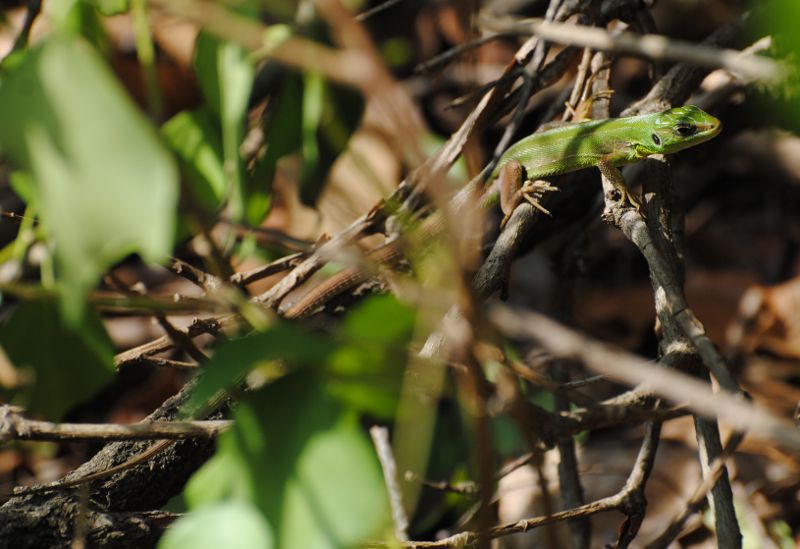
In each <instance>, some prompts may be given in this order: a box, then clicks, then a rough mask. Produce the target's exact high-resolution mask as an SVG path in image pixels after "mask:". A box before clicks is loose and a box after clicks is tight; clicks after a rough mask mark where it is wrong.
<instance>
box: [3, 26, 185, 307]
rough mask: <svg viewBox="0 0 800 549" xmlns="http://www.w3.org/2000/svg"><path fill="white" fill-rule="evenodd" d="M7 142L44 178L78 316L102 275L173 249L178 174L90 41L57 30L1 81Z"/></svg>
mask: <svg viewBox="0 0 800 549" xmlns="http://www.w3.org/2000/svg"><path fill="white" fill-rule="evenodd" d="M0 117H2V120H3V124H0V147H2V149H3V151H4V152H5V153H6V154H7V155H8V156H9V157H10V158H11V159H12V160H13V161H14V163H15V164H16V165H17V166H19V167H21V168H23V169H25V170H27V171H28V172H30V173H31V175H32V176H33V178H34V180H35V182H36V195H37V204H38V209H39V211H40V213H41V216H42V222H43V223H44V225H45V228H46V230H47V233H48V234H49V235H50V237H51V238H52V239H53V241H54V242H55V244H56V247H55V248H56V249H55V254H56V264H57V267H58V275H59V281H60V283H61V285H62V286H63V292H62V299H63V301H64V304H65V312H66V313H67V315H68V316H69V317H70V318H72V319H73V320H75V319H77V318H78V317H79V316H80V314H81V312H82V309H83V295H84V293H85V292H86V290H87V289H89V288H90V287H92V286H93V285H94V284H95V283H96V282H97V280H98V278H99V277H100V275H101V274H102V273H103V272H104V271H105V270H106V269H107V268H108V267H109V266H110V265H113V264H114V263H116V262H117V261H119V260H120V259H122V258H124V257H125V256H126V255H128V254H131V253H134V252H138V253H140V254H142V255H143V256H144V257H145V258H146V259H149V260H160V259H163V258H164V257H166V256H167V255H168V253H169V252H170V250H171V248H172V240H173V230H174V223H175V221H174V217H175V207H176V201H177V187H178V181H177V179H178V177H177V175H178V174H177V170H176V168H175V165H174V163H173V161H172V158H171V157H170V155H169V153H168V152H167V151H166V150H165V148H164V147H163V146H162V144H161V142H160V140H159V138H158V135H157V134H156V132H155V131H154V129H153V127H152V126H151V125H150V124H149V123H148V122H147V121H146V120H145V119H144V117H143V116H141V114H140V113H139V112H138V111H137V110H136V108H135V107H134V106H133V104H132V103H131V102H130V100H129V98H128V97H127V95H126V93H125V92H124V91H123V90H122V88H121V87H120V86H119V84H118V83H117V81H116V80H115V78H114V76H113V75H112V74H111V71H110V70H109V69H108V67H107V66H106V65H105V63H104V61H103V60H102V58H100V56H99V55H98V54H97V53H96V52H95V51H94V50H93V49H92V48H91V47H90V46H89V45H88V44H87V43H86V42H84V41H83V40H81V39H66V38H58V37H52V38H50V39H48V40H47V41H46V42H45V43H43V44H42V45H41V46H40V47H38V48H36V49H34V50H31V51H30V52H29V53H28V55H27V56H26V59H25V60H24V61H23V62H22V63H21V64H20V65H19V66H18V67H17V68H16V70H14V71H12V72H11V73H10V74H8V75H7V76H6V77H5V78H4V79H3V82H2V86H0Z"/></svg>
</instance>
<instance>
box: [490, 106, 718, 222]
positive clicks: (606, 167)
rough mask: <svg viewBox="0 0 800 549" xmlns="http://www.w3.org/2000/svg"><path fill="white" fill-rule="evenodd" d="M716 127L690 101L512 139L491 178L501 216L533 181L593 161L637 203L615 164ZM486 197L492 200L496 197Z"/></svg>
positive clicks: (691, 141) (676, 146)
mask: <svg viewBox="0 0 800 549" xmlns="http://www.w3.org/2000/svg"><path fill="white" fill-rule="evenodd" d="M721 129H722V125H721V123H720V121H719V120H718V119H716V118H714V117H713V116H711V115H710V114H708V113H707V112H705V111H703V110H701V109H699V108H697V107H695V106H693V105H686V106H684V107H676V108H673V109H669V110H666V111H663V112H660V113H656V114H645V115H641V116H629V117H624V118H609V119H606V120H590V121H588V122H580V123H578V124H569V125H566V126H561V127H559V128H555V129H552V130H548V131H544V132H540V133H534V134H532V135H529V136H528V137H525V138H524V139H521V140H519V141H517V142H516V143H514V144H513V145H512V146H511V147H509V148H508V150H506V152H505V153H503V155H502V156H501V157H500V160H499V161H498V163H497V168H495V170H494V172H493V174H492V177H491V179H494V178H497V179H498V180H499V183H498V185H499V187H500V188H499V191H498V192H499V194H500V200H501V205H502V207H503V212H504V213H505V214H506V216H508V215H510V213H511V211H512V210H513V207H515V206H516V204H517V203H518V202H519V199H520V198H521V197H522V196H525V197H528V196H529V191H530V190H532V189H533V186H532V185H533V181H534V180H536V179H540V178H542V177H549V176H551V175H558V174H563V173H568V172H574V171H577V170H582V169H584V168H591V167H594V166H597V168H598V169H599V170H600V172H601V173H602V174H603V175H604V176H605V177H606V178H607V179H608V180H609V181H610V182H611V183H612V184H613V185H614V187H615V188H616V189H617V190H618V191H619V192H620V193H621V195H622V199H623V201H625V202H629V203H630V204H632V205H634V206H638V203H637V201H636V200H635V199H634V198H633V197H632V196H631V194H630V192H629V190H628V188H627V186H626V185H625V180H624V179H623V178H622V175H621V174H620V172H619V170H618V169H617V167H619V166H622V165H625V164H630V163H632V162H636V161H637V160H641V159H643V158H646V157H648V156H651V155H654V154H671V153H674V152H678V151H680V150H683V149H686V148H689V147H693V146H694V145H697V144H699V143H702V142H704V141H708V140H709V139H711V138H712V137H714V136H716V135H717V134H718V133H719V132H720V130H721ZM523 181H524V184H523ZM489 198H494V199H495V201H496V198H495V197H489ZM529 200H531V201H532V203H534V201H533V200H532V199H530V198H529ZM534 205H535V206H537V207H539V206H538V204H536V203H534Z"/></svg>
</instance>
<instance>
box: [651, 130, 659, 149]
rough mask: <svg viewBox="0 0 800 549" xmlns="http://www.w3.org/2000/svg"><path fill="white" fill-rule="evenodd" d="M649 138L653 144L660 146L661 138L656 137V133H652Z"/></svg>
mask: <svg viewBox="0 0 800 549" xmlns="http://www.w3.org/2000/svg"><path fill="white" fill-rule="evenodd" d="M650 138H651V139H652V140H653V144H654V145H655V146H656V147H660V146H661V138H660V137H658V134H655V133H654V134H653V135H651V136H650Z"/></svg>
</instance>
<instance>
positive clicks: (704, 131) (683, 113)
mask: <svg viewBox="0 0 800 549" xmlns="http://www.w3.org/2000/svg"><path fill="white" fill-rule="evenodd" d="M721 130H722V123H721V122H720V121H719V119H717V118H714V117H713V116H711V115H710V114H708V113H707V112H705V111H704V110H702V109H699V108H697V107H695V106H694V105H685V106H683V107H675V108H674V109H668V110H666V111H664V112H661V113H659V114H657V115H655V118H654V122H653V126H652V132H651V134H650V136H649V137H648V138H647V140H648V141H649V143H647V144H646V146H647V147H648V148H652V149H653V152H654V153H660V154H670V153H674V152H677V151H680V150H683V149H686V148H688V147H693V146H695V145H697V144H698V143H702V142H703V141H708V140H709V139H711V138H712V137H714V136H716V135H717V134H718V133H719V132H720V131H721Z"/></svg>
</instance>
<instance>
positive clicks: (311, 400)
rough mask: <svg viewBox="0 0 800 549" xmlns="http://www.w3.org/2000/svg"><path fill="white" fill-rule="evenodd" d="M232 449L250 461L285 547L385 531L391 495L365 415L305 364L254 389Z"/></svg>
mask: <svg viewBox="0 0 800 549" xmlns="http://www.w3.org/2000/svg"><path fill="white" fill-rule="evenodd" d="M225 436H230V437H232V438H233V439H234V440H235V441H236V445H235V448H232V451H235V452H237V453H238V455H239V456H241V459H242V461H243V462H244V463H246V464H247V470H248V473H249V474H250V475H251V479H252V483H253V493H254V494H255V498H256V502H257V504H258V506H259V508H261V509H262V510H263V511H264V512H265V513H266V515H267V518H268V520H269V522H270V524H272V525H273V529H274V533H275V538H276V542H277V545H278V546H280V547H285V548H298V549H300V548H306V547H320V548H324V547H332V548H333V547H352V546H355V545H357V544H358V543H359V542H361V541H363V540H365V539H367V538H370V537H374V536H379V535H381V533H382V532H383V531H384V530H385V528H386V526H387V523H388V517H389V512H388V503H387V499H386V494H385V489H384V485H383V482H382V479H381V472H380V468H379V466H378V463H377V458H376V457H375V455H374V451H373V450H372V447H371V445H370V443H369V442H368V440H367V438H366V436H365V435H364V432H363V430H362V428H361V426H360V425H359V423H358V420H357V417H356V416H355V415H354V414H352V413H350V412H347V411H346V410H344V409H343V408H341V407H340V406H339V405H337V404H336V403H335V401H332V400H331V399H330V398H329V397H327V396H326V395H325V393H324V391H323V388H322V386H321V384H320V381H319V378H318V377H317V376H315V375H313V374H310V373H307V372H302V373H297V374H294V375H290V376H288V377H285V378H282V379H280V380H278V381H276V382H275V383H273V384H271V385H269V386H267V387H265V388H263V389H262V390H260V391H259V392H258V393H256V394H253V395H250V396H248V397H247V398H246V399H245V400H244V401H243V402H241V403H240V405H239V407H238V408H237V410H236V424H235V426H234V429H233V431H232V432H231V433H230V434H226V435H225Z"/></svg>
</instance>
